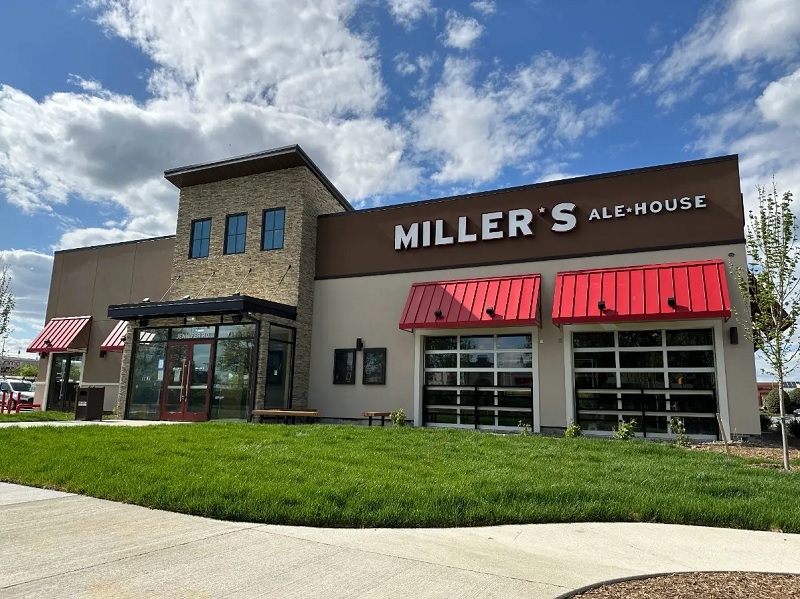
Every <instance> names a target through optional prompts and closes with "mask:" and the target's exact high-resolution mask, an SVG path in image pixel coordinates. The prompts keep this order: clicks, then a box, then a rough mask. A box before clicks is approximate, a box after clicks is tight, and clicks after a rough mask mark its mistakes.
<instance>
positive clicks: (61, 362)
mask: <svg viewBox="0 0 800 599" xmlns="http://www.w3.org/2000/svg"><path fill="white" fill-rule="evenodd" d="M82 362H83V354H53V361H52V368H51V370H50V383H49V385H48V388H47V409H48V410H57V411H60V412H74V411H75V398H76V397H77V396H78V385H80V382H81V364H82Z"/></svg>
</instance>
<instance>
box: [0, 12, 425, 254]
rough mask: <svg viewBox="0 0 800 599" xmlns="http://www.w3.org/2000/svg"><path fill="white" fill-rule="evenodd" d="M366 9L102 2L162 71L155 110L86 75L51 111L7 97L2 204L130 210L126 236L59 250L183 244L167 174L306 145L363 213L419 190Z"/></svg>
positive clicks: (116, 30) (154, 88) (86, 239)
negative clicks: (374, 201)
mask: <svg viewBox="0 0 800 599" xmlns="http://www.w3.org/2000/svg"><path fill="white" fill-rule="evenodd" d="M356 4H357V2H356V0H352V1H339V0H298V1H297V2H293V3H283V2H263V1H260V0H243V1H242V2H239V3H237V4H236V6H233V5H230V4H229V3H203V4H202V5H198V4H197V3H195V2H191V1H190V0H175V1H172V0H90V1H89V2H88V5H89V6H90V7H91V8H92V9H93V10H94V11H95V13H94V14H95V15H96V16H97V17H98V19H99V22H100V23H101V24H102V26H103V27H104V28H105V29H106V31H107V32H108V34H109V35H115V36H119V37H122V38H124V39H126V40H129V41H130V42H131V43H133V44H134V45H136V46H138V47H139V48H140V49H141V50H142V51H143V52H144V53H145V54H146V55H147V56H148V57H149V58H151V59H152V60H153V62H154V63H155V64H156V68H155V69H154V70H153V71H152V72H151V73H150V75H149V79H148V81H147V85H148V89H149V90H150V92H151V97H150V98H148V99H147V100H145V101H136V100H134V99H133V98H131V97H128V96H122V95H119V94H114V93H112V92H110V91H108V90H106V89H104V88H103V86H102V85H101V83H100V82H98V81H94V80H88V79H84V78H82V77H80V76H78V75H70V78H69V82H70V83H72V84H73V85H75V86H77V87H78V88H80V89H79V91H78V92H76V93H54V94H52V95H50V96H47V97H45V98H44V99H42V100H36V99H34V98H32V97H31V96H29V95H27V94H25V93H24V92H22V91H20V90H18V89H15V88H13V87H9V86H2V85H0V130H2V131H3V135H2V136H0V192H2V193H3V194H4V195H5V196H6V198H7V199H8V201H9V202H10V203H11V204H12V205H14V206H17V207H18V208H20V209H22V210H23V211H26V212H32V211H51V212H52V211H54V210H55V211H56V212H58V211H60V210H62V207H63V206H64V205H65V204H68V203H69V202H70V201H74V200H73V198H75V197H80V198H82V199H84V200H88V201H94V202H99V203H113V204H115V205H117V206H119V207H120V208H122V209H123V211H124V213H125V218H124V219H123V220H122V221H121V222H119V223H118V224H117V225H116V229H118V230H114V231H110V232H109V233H101V232H99V231H97V230H93V229H85V230H84V229H81V230H75V231H72V232H70V233H68V234H67V235H65V236H64V238H63V239H62V240H61V242H60V244H59V246H60V247H70V246H73V245H77V244H81V243H93V242H95V241H96V240H98V239H102V238H107V237H108V236H109V235H113V236H115V237H116V238H118V239H119V238H124V239H130V238H136V237H143V236H151V235H162V234H170V233H173V232H174V221H175V213H176V208H177V195H178V194H177V190H175V189H174V188H173V187H172V186H171V185H170V184H169V183H167V182H166V181H164V180H163V176H162V175H163V171H164V170H165V169H166V168H170V167H175V166H180V165H183V164H195V163H198V162H204V161H207V160H214V159H219V158H221V157H225V156H231V155H237V154H244V153H247V152H253V151H258V150H263V149H265V148H270V147H276V146H280V145H286V144H292V143H299V144H301V145H302V146H303V147H304V148H305V149H306V151H308V152H309V154H310V155H311V156H312V158H313V159H314V160H315V161H317V162H318V164H319V165H320V167H321V168H322V169H323V170H324V171H325V172H326V174H327V175H328V176H329V177H330V178H331V179H332V180H333V181H334V183H335V184H336V185H337V186H338V187H339V188H340V189H341V191H342V192H343V193H344V194H345V195H346V196H347V197H349V198H350V199H351V200H352V201H354V203H356V204H358V203H359V202H360V201H362V200H364V199H365V198H368V197H371V196H375V195H381V194H387V193H392V192H396V191H404V190H407V189H409V188H411V187H413V186H414V185H415V183H416V181H417V179H418V176H419V171H418V169H417V168H416V167H415V166H413V165H411V164H410V163H409V162H408V160H407V159H406V157H405V155H404V149H405V147H406V145H407V143H408V142H407V133H406V132H405V131H404V130H403V129H402V128H401V127H399V126H397V125H393V124H391V123H389V122H388V121H386V120H385V119H384V118H381V117H379V116H377V114H378V111H379V110H380V109H381V108H382V106H383V100H384V97H385V95H386V90H385V86H384V84H383V81H382V79H381V76H380V64H379V60H378V57H377V47H376V45H375V42H374V41H372V40H367V39H365V38H362V37H359V36H357V35H355V34H354V33H352V32H351V31H350V30H349V29H348V27H347V21H348V19H349V18H350V17H351V16H352V12H353V10H354V8H355V5H356ZM176 23H180V27H176V26H175V24H176ZM308 31H314V32H315V34H314V35H313V36H309V35H307V32H308ZM31 165H36V168H35V169H32V168H31Z"/></svg>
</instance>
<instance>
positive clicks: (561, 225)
mask: <svg viewBox="0 0 800 599" xmlns="http://www.w3.org/2000/svg"><path fill="white" fill-rule="evenodd" d="M574 211H575V204H573V203H572V202H562V203H561V204H556V205H555V206H554V207H553V213H552V214H553V218H554V219H555V221H556V222H555V224H554V225H553V227H552V230H553V231H555V232H556V233H566V232H567V231H572V229H574V228H575V225H577V224H578V219H577V218H576V217H575V215H574V214H573V212H574ZM592 214H597V210H592ZM597 218H600V217H599V216H598V217H597ZM589 220H591V217H590V218H589Z"/></svg>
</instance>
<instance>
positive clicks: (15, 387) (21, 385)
mask: <svg viewBox="0 0 800 599" xmlns="http://www.w3.org/2000/svg"><path fill="white" fill-rule="evenodd" d="M3 391H5V392H7V393H8V392H9V391H10V392H11V397H12V398H13V400H14V404H12V405H16V400H17V394H19V398H20V400H21V401H22V403H33V396H34V393H33V387H32V386H31V384H30V383H29V382H28V381H25V380H22V379H8V378H6V379H0V395H2V392H3Z"/></svg>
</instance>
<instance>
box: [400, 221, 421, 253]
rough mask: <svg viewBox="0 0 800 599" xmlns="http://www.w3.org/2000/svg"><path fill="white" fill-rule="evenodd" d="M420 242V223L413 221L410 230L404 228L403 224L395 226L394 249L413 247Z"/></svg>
mask: <svg viewBox="0 0 800 599" xmlns="http://www.w3.org/2000/svg"><path fill="white" fill-rule="evenodd" d="M418 244H419V223H411V226H410V227H408V232H406V231H405V230H404V229H403V225H395V226H394V249H395V250H401V249H407V250H408V249H413V248H416V247H417V246H418Z"/></svg>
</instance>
